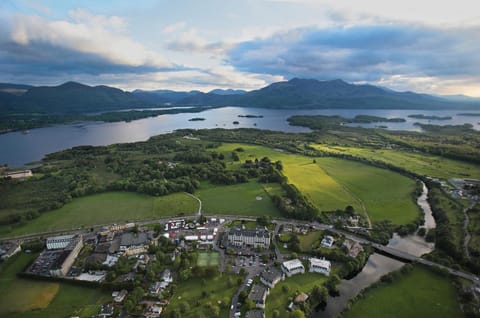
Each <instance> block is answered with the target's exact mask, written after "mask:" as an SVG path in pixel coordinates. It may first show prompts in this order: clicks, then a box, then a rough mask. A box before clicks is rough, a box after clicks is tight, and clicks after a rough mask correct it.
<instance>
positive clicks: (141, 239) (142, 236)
mask: <svg viewBox="0 0 480 318" xmlns="http://www.w3.org/2000/svg"><path fill="white" fill-rule="evenodd" d="M145 244H148V235H147V233H143V232H140V233H138V234H135V233H131V232H129V233H125V234H123V235H122V239H121V241H120V246H134V245H145Z"/></svg>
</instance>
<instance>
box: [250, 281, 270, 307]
mask: <svg viewBox="0 0 480 318" xmlns="http://www.w3.org/2000/svg"><path fill="white" fill-rule="evenodd" d="M268 293H269V291H268V288H266V287H265V286H263V285H259V284H256V285H253V287H252V290H250V293H249V294H248V298H250V299H251V300H252V301H253V302H254V303H255V307H257V308H265V300H266V299H267V295H268Z"/></svg>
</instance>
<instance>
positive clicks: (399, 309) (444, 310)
mask: <svg viewBox="0 0 480 318" xmlns="http://www.w3.org/2000/svg"><path fill="white" fill-rule="evenodd" d="M344 317H345V318H357V317H358V318H360V317H369V318H377V317H378V318H384V317H389V318H411V317H435V318H452V317H459V318H460V317H464V315H463V313H462V311H461V310H460V306H459V304H458V302H457V295H456V292H455V288H454V287H453V286H452V283H451V282H450V280H449V279H448V278H447V277H443V276H440V275H438V274H435V273H432V272H431V271H428V270H427V269H424V268H415V269H414V270H413V271H412V272H410V273H408V274H406V275H405V276H404V277H401V278H399V279H398V280H396V281H394V282H393V283H392V284H388V285H384V286H381V287H378V288H375V289H373V290H371V291H368V292H367V293H366V295H365V297H364V298H362V299H360V300H358V301H357V302H356V303H354V304H353V305H352V307H351V309H350V310H349V311H348V312H347V313H346V314H345V315H344Z"/></svg>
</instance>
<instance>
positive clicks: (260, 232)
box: [228, 227, 270, 238]
mask: <svg viewBox="0 0 480 318" xmlns="http://www.w3.org/2000/svg"><path fill="white" fill-rule="evenodd" d="M228 235H236V236H256V237H264V238H268V237H270V233H269V232H268V230H266V229H265V228H256V229H243V228H241V227H233V228H231V229H230V231H229V232H228Z"/></svg>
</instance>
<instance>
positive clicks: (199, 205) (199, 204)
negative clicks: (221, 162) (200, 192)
mask: <svg viewBox="0 0 480 318" xmlns="http://www.w3.org/2000/svg"><path fill="white" fill-rule="evenodd" d="M184 193H185V194H186V195H188V196H190V197H192V198H194V199H195V200H197V201H198V212H197V214H198V216H201V215H202V200H200V198H199V197H197V196H195V195H193V194H191V193H188V192H184Z"/></svg>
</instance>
